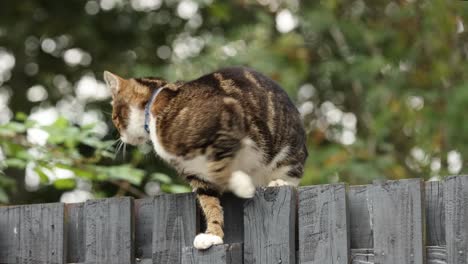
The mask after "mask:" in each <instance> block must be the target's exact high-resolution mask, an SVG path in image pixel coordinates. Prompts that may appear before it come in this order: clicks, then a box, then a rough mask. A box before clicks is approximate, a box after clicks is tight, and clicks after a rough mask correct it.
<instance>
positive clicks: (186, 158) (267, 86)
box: [104, 67, 308, 249]
mask: <svg viewBox="0 0 468 264" xmlns="http://www.w3.org/2000/svg"><path fill="white" fill-rule="evenodd" d="M104 79H105V81H106V83H107V85H108V86H109V87H110V88H111V90H112V95H113V113H112V120H113V122H114V125H115V126H116V128H117V130H118V131H119V133H120V136H121V140H122V141H123V142H125V143H128V144H131V145H138V144H143V143H145V142H147V141H149V140H151V142H152V144H153V146H154V149H155V151H156V153H157V154H158V155H159V157H161V158H162V159H163V160H165V161H166V162H167V163H169V164H170V165H172V166H173V167H174V168H175V169H176V170H177V171H178V172H179V174H180V176H181V177H183V178H185V179H186V180H187V181H188V182H189V183H190V185H191V186H192V188H193V190H194V192H195V193H196V195H197V198H198V202H199V204H200V207H201V209H202V211H203V213H204V215H205V219H206V226H207V228H206V231H205V233H201V234H198V235H197V236H196V237H195V240H194V243H193V244H194V246H195V247H196V248H198V249H206V248H209V247H210V246H212V245H217V244H222V243H223V236H224V233H223V222H224V218H223V210H222V207H221V205H220V201H219V196H220V195H221V194H222V193H223V192H225V191H230V192H233V193H234V194H235V195H237V196H239V197H241V198H251V197H253V196H254V193H255V187H256V186H281V185H293V186H297V185H298V183H299V180H300V178H301V176H302V173H303V169H304V162H305V159H306V158H307V155H308V154H307V149H306V144H305V143H306V136H305V132H304V128H303V125H302V122H301V118H300V115H299V113H298V111H297V109H296V107H295V106H294V104H293V103H292V102H291V101H290V99H289V98H288V95H287V94H286V92H284V91H283V89H282V88H281V87H280V86H279V85H278V84H277V83H275V82H274V81H273V80H271V79H269V78H267V77H266V76H264V75H262V74H260V73H258V72H256V71H254V70H252V69H248V68H243V67H233V68H226V69H221V70H218V71H216V72H213V73H210V74H207V75H204V76H202V77H200V78H198V79H196V80H192V81H187V82H174V83H170V82H167V81H165V80H163V79H160V78H152V77H151V78H131V79H124V78H121V77H119V76H117V75H115V74H112V73H110V72H107V71H106V72H104Z"/></svg>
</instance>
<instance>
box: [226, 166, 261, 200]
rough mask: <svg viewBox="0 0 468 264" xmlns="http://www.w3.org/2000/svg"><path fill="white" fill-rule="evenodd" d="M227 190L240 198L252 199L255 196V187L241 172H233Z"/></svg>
mask: <svg viewBox="0 0 468 264" xmlns="http://www.w3.org/2000/svg"><path fill="white" fill-rule="evenodd" d="M229 190H231V191H232V192H233V193H234V194H235V195H237V196H239V197H240V198H252V197H254V195H255V186H254V185H253V183H252V179H251V178H250V176H249V175H247V174H246V173H245V172H243V171H235V172H233V173H232V175H231V179H229Z"/></svg>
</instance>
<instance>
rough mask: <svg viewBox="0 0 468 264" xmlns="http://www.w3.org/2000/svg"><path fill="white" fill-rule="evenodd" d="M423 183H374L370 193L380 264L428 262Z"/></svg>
mask: <svg viewBox="0 0 468 264" xmlns="http://www.w3.org/2000/svg"><path fill="white" fill-rule="evenodd" d="M422 190H423V188H422V181H421V180H420V179H409V180H400V181H387V182H384V183H374V184H373V185H372V188H371V192H370V199H371V205H372V207H371V221H372V223H373V230H374V259H375V262H376V263H382V264H385V263H415V264H422V263H423V261H424V253H425V249H424V243H423V241H424V238H423V236H424V229H423V228H424V227H423V221H424V219H423V217H424V215H423V210H424V208H423V204H422V202H423V200H422V199H423V196H422Z"/></svg>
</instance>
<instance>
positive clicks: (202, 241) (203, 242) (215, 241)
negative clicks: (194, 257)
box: [193, 233, 223, 249]
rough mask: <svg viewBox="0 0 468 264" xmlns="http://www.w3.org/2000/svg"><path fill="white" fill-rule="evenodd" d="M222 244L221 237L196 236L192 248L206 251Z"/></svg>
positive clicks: (209, 235)
mask: <svg viewBox="0 0 468 264" xmlns="http://www.w3.org/2000/svg"><path fill="white" fill-rule="evenodd" d="M222 243H223V239H222V238H221V237H219V236H217V235H212V234H205V233H201V234H198V235H197V236H196V237H195V239H194V240H193V246H194V247H195V248H196V249H207V248H209V247H211V246H213V245H220V244H222Z"/></svg>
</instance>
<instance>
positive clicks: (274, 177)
mask: <svg viewBox="0 0 468 264" xmlns="http://www.w3.org/2000/svg"><path fill="white" fill-rule="evenodd" d="M302 172H303V165H302V164H297V165H293V166H291V165H286V166H281V167H279V168H277V169H275V170H274V171H273V172H272V173H271V175H270V178H269V182H268V187H279V186H294V187H297V186H298V185H299V182H300V180H301V176H302Z"/></svg>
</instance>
